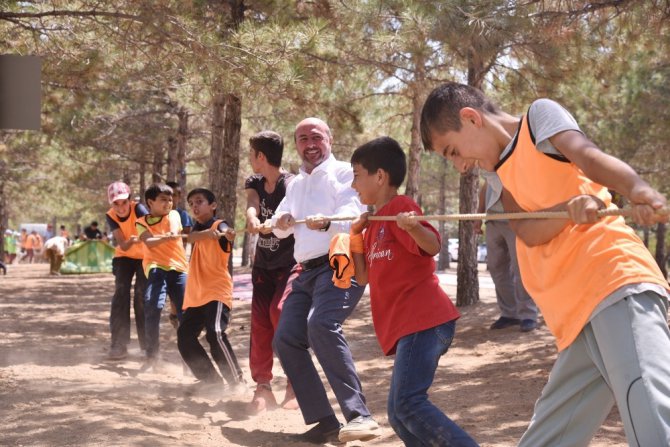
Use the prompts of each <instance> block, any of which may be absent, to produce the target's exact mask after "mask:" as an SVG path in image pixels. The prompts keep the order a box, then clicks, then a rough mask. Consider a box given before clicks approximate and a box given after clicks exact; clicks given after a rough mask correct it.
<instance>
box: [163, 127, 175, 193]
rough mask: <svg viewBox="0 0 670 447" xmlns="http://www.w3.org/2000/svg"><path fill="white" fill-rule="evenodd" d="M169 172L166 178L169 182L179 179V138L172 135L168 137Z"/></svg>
mask: <svg viewBox="0 0 670 447" xmlns="http://www.w3.org/2000/svg"><path fill="white" fill-rule="evenodd" d="M167 146H168V152H167V174H166V175H165V180H167V181H168V182H174V181H177V138H175V137H174V136H173V135H170V136H169V137H168V139H167Z"/></svg>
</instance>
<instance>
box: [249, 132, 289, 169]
mask: <svg viewBox="0 0 670 447" xmlns="http://www.w3.org/2000/svg"><path fill="white" fill-rule="evenodd" d="M249 145H250V146H251V148H252V149H253V150H254V152H256V154H258V152H260V153H262V154H263V155H265V158H267V159H268V163H270V165H272V166H274V167H276V168H278V167H280V166H281V157H282V154H283V153H284V140H283V138H282V137H281V135H279V134H278V133H277V132H273V131H271V130H263V131H261V132H258V133H257V134H255V135H253V136H252V137H251V138H249Z"/></svg>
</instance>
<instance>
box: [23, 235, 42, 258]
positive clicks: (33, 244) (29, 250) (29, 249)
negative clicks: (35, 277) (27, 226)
mask: <svg viewBox="0 0 670 447" xmlns="http://www.w3.org/2000/svg"><path fill="white" fill-rule="evenodd" d="M39 245H40V239H39V237H38V236H37V231H35V230H33V231H31V232H30V234H29V235H28V236H27V237H26V262H28V264H32V263H33V262H34V261H35V250H36V249H37V248H38V247H39Z"/></svg>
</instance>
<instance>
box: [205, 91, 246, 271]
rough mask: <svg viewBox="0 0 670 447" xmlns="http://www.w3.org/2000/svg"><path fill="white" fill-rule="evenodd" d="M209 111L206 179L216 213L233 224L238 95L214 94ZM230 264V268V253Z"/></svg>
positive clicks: (239, 118) (239, 115)
mask: <svg viewBox="0 0 670 447" xmlns="http://www.w3.org/2000/svg"><path fill="white" fill-rule="evenodd" d="M212 115H213V116H212V146H211V152H210V170H209V181H210V185H211V190H212V192H213V193H214V195H215V197H216V198H217V200H216V201H217V203H218V204H219V207H218V209H219V217H222V218H224V219H226V220H227V221H228V223H229V224H230V226H231V227H235V209H236V207H237V174H238V170H239V165H240V130H241V127H242V102H241V100H240V98H238V97H237V96H236V95H234V94H231V93H228V94H217V95H215V97H214V104H213V114H212ZM229 265H230V268H231V272H232V256H231V258H230V264H229Z"/></svg>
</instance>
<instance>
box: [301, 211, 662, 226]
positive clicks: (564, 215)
mask: <svg viewBox="0 0 670 447" xmlns="http://www.w3.org/2000/svg"><path fill="white" fill-rule="evenodd" d="M597 214H598V217H607V216H631V215H632V214H633V211H632V210H631V209H629V208H609V209H604V210H598V211H597ZM656 214H657V215H660V216H667V215H668V214H670V210H668V208H661V209H658V210H656ZM357 217H358V216H332V217H327V216H324V220H329V221H331V222H342V221H348V220H354V219H356V218H357ZM569 218H570V216H569V214H568V212H567V211H527V212H519V213H490V214H484V213H480V214H426V215H424V216H414V217H413V219H415V220H418V221H429V220H431V221H459V220H518V219H569ZM368 220H371V221H373V220H378V221H382V220H383V221H396V220H398V216H374V215H371V216H369V217H368ZM305 222H307V219H299V220H296V221H295V223H296V224H301V223H305Z"/></svg>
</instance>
